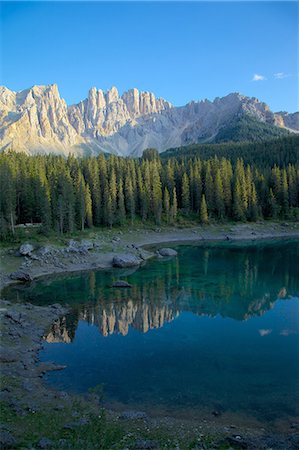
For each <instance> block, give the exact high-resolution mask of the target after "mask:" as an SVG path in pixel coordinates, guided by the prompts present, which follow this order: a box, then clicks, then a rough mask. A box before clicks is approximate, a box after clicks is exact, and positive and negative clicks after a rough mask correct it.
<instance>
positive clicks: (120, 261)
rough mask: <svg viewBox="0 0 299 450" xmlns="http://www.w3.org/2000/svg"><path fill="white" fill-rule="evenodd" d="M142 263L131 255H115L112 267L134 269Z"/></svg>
mask: <svg viewBox="0 0 299 450" xmlns="http://www.w3.org/2000/svg"><path fill="white" fill-rule="evenodd" d="M141 263H142V259H140V258H138V257H137V256H135V255H132V254H129V253H128V254H124V255H116V256H114V258H113V262H112V264H113V266H114V267H120V268H126V267H134V266H139V265H140V264H141Z"/></svg>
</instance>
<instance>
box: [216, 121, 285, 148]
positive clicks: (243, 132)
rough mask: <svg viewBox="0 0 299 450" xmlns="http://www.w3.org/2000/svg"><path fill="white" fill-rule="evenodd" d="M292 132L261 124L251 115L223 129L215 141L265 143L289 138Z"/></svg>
mask: <svg viewBox="0 0 299 450" xmlns="http://www.w3.org/2000/svg"><path fill="white" fill-rule="evenodd" d="M289 135H290V132H289V131H287V130H285V129H284V128H279V127H276V126H273V125H270V124H268V123H265V122H261V121H260V120H258V119H256V118H255V117H253V116H250V115H249V114H246V115H243V116H242V117H238V118H236V119H235V121H234V122H233V123H232V124H231V125H229V126H226V127H224V128H223V129H221V130H220V131H219V132H218V134H217V136H216V137H215V139H214V142H215V143H220V142H244V141H246V142H264V141H266V140H269V139H275V138H279V137H284V136H289Z"/></svg>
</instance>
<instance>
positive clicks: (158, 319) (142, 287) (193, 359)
mask: <svg viewBox="0 0 299 450" xmlns="http://www.w3.org/2000/svg"><path fill="white" fill-rule="evenodd" d="M176 249H177V250H178V256H177V257H176V258H172V259H163V260H152V261H150V262H148V263H147V264H146V265H145V266H143V267H141V268H140V269H138V270H136V271H121V270H120V271H116V270H115V271H107V272H103V271H101V272H100V271H99V272H89V273H83V274H79V275H78V274H77V275H73V276H64V277H60V278H53V279H50V280H41V281H38V282H34V283H32V284H31V285H30V286H17V287H11V288H9V289H6V290H5V292H4V295H5V297H6V298H8V299H9V298H16V297H17V299H18V300H19V301H31V302H33V303H36V304H50V303H57V302H59V303H65V304H69V305H70V306H71V312H70V314H68V315H67V316H65V317H62V318H61V319H60V320H59V321H57V322H56V323H55V324H53V326H52V327H51V329H50V330H49V331H48V332H47V334H46V335H45V346H44V350H43V351H42V352H41V359H42V360H51V361H55V362H57V363H59V364H66V365H67V368H66V369H65V370H63V371H59V372H52V373H50V374H49V375H48V376H47V380H48V382H49V383H50V384H51V385H54V386H55V387H59V388H61V389H64V390H69V391H74V392H87V391H88V390H89V389H90V388H94V387H95V386H96V387H97V389H98V390H103V392H104V401H105V403H106V404H107V405H111V406H113V407H116V408H120V409H124V408H125V409H128V408H130V409H142V410H146V411H149V412H152V413H155V414H159V413H161V414H172V415H176V416H179V417H183V416H185V415H190V414H192V416H193V417H195V416H196V415H198V416H207V415H211V414H213V412H215V411H217V412H218V413H220V414H222V415H225V414H227V415H232V416H234V415H238V416H240V417H241V416H243V417H244V418H252V419H256V420H259V421H263V422H265V423H266V422H267V423H275V421H277V420H278V419H279V420H284V419H287V420H292V418H294V417H295V416H296V415H298V405H299V352H298V349H299V340H298V339H299V334H298V333H299V242H298V241H292V242H281V241H280V242H271V243H264V244H261V243H253V244H248V245H245V244H242V245H241V244H233V243H228V244H224V245H222V246H219V245H217V246H216V245H211V244H210V245H206V246H178V247H176ZM118 279H123V280H126V281H128V282H129V283H130V284H132V286H133V287H132V289H114V288H113V289H112V288H111V287H110V286H111V284H112V283H113V281H115V280H118Z"/></svg>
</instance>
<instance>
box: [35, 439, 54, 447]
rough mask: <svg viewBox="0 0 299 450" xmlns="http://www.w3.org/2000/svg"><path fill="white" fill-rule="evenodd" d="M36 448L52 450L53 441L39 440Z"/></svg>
mask: <svg viewBox="0 0 299 450" xmlns="http://www.w3.org/2000/svg"><path fill="white" fill-rule="evenodd" d="M37 446H38V448H53V441H51V439H48V438H41V439H40V440H39V441H38V444H37Z"/></svg>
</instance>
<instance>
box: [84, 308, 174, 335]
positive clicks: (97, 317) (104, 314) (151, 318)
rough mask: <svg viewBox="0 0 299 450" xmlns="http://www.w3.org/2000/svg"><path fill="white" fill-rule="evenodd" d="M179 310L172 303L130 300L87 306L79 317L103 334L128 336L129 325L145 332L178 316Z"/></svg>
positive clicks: (161, 325)
mask: <svg viewBox="0 0 299 450" xmlns="http://www.w3.org/2000/svg"><path fill="white" fill-rule="evenodd" d="M178 314H179V311H177V310H176V309H175V308H173V307H172V306H171V305H149V304H148V303H142V302H141V303H140V302H134V301H133V300H128V301H127V302H123V303H121V304H118V303H110V304H108V305H105V304H102V303H100V304H98V305H96V306H95V307H89V308H86V309H85V310H84V311H83V312H81V314H80V315H79V318H80V319H81V320H87V321H88V322H89V323H92V324H95V325H97V326H98V328H99V330H100V332H101V334H102V335H103V336H108V335H111V334H116V333H117V334H118V333H119V334H122V335H123V336H126V335H127V334H128V332H129V327H132V328H135V329H137V330H139V331H142V332H143V333H146V332H147V331H149V330H151V329H155V328H160V327H163V325H164V323H166V322H170V321H172V320H173V319H174V318H175V317H177V316H178Z"/></svg>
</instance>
